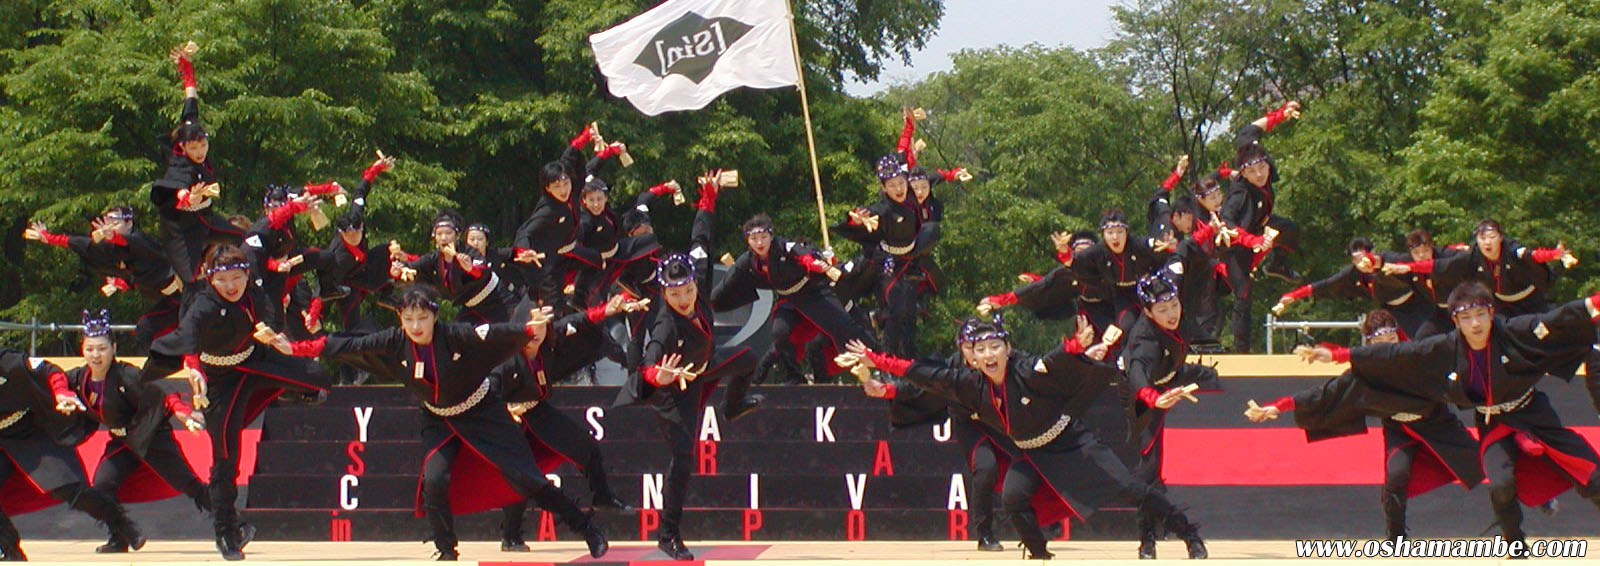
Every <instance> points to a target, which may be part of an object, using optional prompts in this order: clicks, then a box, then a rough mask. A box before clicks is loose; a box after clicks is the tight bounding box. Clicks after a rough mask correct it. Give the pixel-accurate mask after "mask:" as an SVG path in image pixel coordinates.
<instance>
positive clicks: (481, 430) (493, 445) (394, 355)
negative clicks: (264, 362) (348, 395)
mask: <svg viewBox="0 0 1600 566" xmlns="http://www.w3.org/2000/svg"><path fill="white" fill-rule="evenodd" d="M529 339H530V338H529V336H528V334H527V329H526V327H525V326H524V325H522V324H517V323H498V324H479V325H477V326H473V325H470V324H463V323H445V322H436V323H435V324H434V327H433V342H432V344H430V345H429V346H426V347H423V346H418V345H416V344H414V343H412V342H411V340H410V339H409V338H407V337H406V335H405V331H404V330H401V329H400V328H389V329H386V330H383V331H380V332H376V333H373V334H365V335H355V334H346V333H340V334H335V335H332V336H329V337H328V338H327V342H326V343H325V344H324V346H323V348H322V351H321V355H322V357H324V358H327V359H332V360H336V361H342V362H346V363H350V364H352V365H356V366H357V367H360V368H361V369H364V370H366V371H369V372H373V373H376V374H380V375H384V376H387V377H389V378H391V379H395V380H397V381H399V382H400V383H402V384H404V386H405V388H406V391H409V392H410V393H411V394H412V396H414V397H416V398H417V400H418V401H419V402H420V403H422V404H424V405H425V406H424V408H423V410H422V417H423V425H422V441H423V444H424V446H425V448H427V449H428V452H427V455H426V456H424V457H423V465H422V467H421V468H419V470H421V469H426V467H427V460H428V459H429V458H432V457H433V456H434V454H435V453H436V452H437V451H438V449H439V448H440V447H441V446H443V445H444V444H445V443H446V442H448V441H450V440H451V439H452V438H459V439H460V440H461V442H462V443H463V444H465V445H466V448H468V449H467V450H462V451H461V452H460V453H459V454H458V455H457V458H456V460H455V462H454V463H453V465H452V472H451V474H452V476H453V478H454V479H453V480H452V481H451V482H450V502H451V508H452V510H453V512H454V513H457V514H467V513H475V512H478V511H485V510H488V509H494V508H498V507H504V506H506V505H510V504H512V503H516V502H518V501H522V499H523V497H522V496H521V495H519V494H517V493H516V491H515V490H514V489H513V488H512V487H511V484H510V483H508V482H507V481H506V480H505V477H504V476H505V475H507V474H531V473H533V472H532V471H533V470H534V469H535V468H536V467H537V464H536V463H535V461H534V458H533V453H532V451H530V450H529V449H528V442H527V440H526V439H525V438H524V437H523V435H522V433H521V432H520V431H519V430H518V428H517V426H516V424H515V423H514V422H513V421H512V420H511V415H510V414H509V413H507V412H506V408H505V405H504V404H503V403H502V402H501V400H500V397H499V395H498V394H497V393H496V392H495V391H494V386H493V385H494V380H493V379H492V378H490V377H489V375H490V372H491V371H493V370H494V368H495V366H497V365H500V364H501V363H502V362H504V361H505V360H507V359H509V358H511V357H512V356H513V355H514V354H515V352H516V351H517V350H518V349H520V348H522V346H523V345H524V344H526V343H527V342H528V340H529ZM429 349H431V352H430V351H429ZM428 405H431V406H432V407H434V408H439V409H449V408H461V409H463V410H462V412H460V413H458V414H456V415H454V416H449V417H445V416H439V415H438V414H435V413H434V412H433V411H432V410H430V409H428V408H427V407H426V406H428ZM415 510H416V513H417V514H418V515H419V516H420V515H422V513H423V501H422V477H421V474H420V473H419V474H418V477H417V497H416V508H415Z"/></svg>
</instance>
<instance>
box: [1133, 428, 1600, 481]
mask: <svg viewBox="0 0 1600 566" xmlns="http://www.w3.org/2000/svg"><path fill="white" fill-rule="evenodd" d="M1572 429H1573V430H1575V431H1577V432H1578V434H1581V435H1583V436H1584V437H1585V438H1587V439H1588V440H1589V444H1590V445H1595V444H1597V443H1600V427H1596V426H1579V427H1572ZM1166 441H1167V444H1166V463H1165V469H1164V473H1163V474H1162V475H1163V476H1164V477H1165V478H1166V481H1167V483H1168V484H1171V485H1378V484H1381V483H1383V431H1382V429H1379V428H1377V427H1371V428H1369V429H1367V434H1365V435H1361V436H1349V437H1344V438H1336V439H1332V440H1324V441H1321V442H1317V443H1315V444H1307V443H1306V436H1305V432H1304V431H1302V430H1300V429H1297V428H1286V427H1273V428H1254V429H1252V428H1185V429H1167V439H1166Z"/></svg>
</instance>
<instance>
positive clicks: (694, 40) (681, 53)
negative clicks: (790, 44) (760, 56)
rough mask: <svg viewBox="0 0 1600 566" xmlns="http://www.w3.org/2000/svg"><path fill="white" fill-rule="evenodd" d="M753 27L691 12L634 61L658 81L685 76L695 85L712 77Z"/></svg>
mask: <svg viewBox="0 0 1600 566" xmlns="http://www.w3.org/2000/svg"><path fill="white" fill-rule="evenodd" d="M751 27H752V26H750V25H748V24H746V23H744V22H741V21H739V20H735V19H733V18H713V19H709V20H708V19H706V18H705V17H704V16H701V15H700V14H696V13H694V12H689V13H687V14H684V15H683V16H682V17H680V18H678V19H677V20H675V21H673V22H672V23H670V24H667V27H664V28H661V31H658V32H656V35H655V37H652V38H650V45H648V46H646V47H645V49H644V51H643V52H641V53H639V57H638V58H636V59H634V60H633V62H634V64H636V65H639V66H641V67H644V68H646V69H649V70H650V72H651V73H653V74H655V76H657V77H662V78H665V77H666V76H667V75H683V77H684V78H687V79H689V80H691V81H694V82H695V84H699V83H700V81H702V80H705V78H706V77H708V76H711V70H712V68H713V67H715V66H716V65H717V59H720V58H721V57H722V54H723V53H727V52H728V47H729V46H731V45H733V44H734V42H737V41H739V38H742V37H744V35H745V34H746V33H750V29H751Z"/></svg>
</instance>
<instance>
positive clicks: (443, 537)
mask: <svg viewBox="0 0 1600 566" xmlns="http://www.w3.org/2000/svg"><path fill="white" fill-rule="evenodd" d="M437 531H438V529H437V527H436V528H435V532H434V535H433V549H434V551H435V552H437V553H438V554H439V557H438V558H437V559H436V560H437V561H438V562H455V561H456V560H457V559H459V558H461V553H459V552H456V543H457V541H456V535H455V533H454V532H444V533H440V532H437Z"/></svg>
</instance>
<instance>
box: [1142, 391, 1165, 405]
mask: <svg viewBox="0 0 1600 566" xmlns="http://www.w3.org/2000/svg"><path fill="white" fill-rule="evenodd" d="M1138 395H1139V400H1140V401H1143V402H1144V405H1145V406H1146V407H1155V406H1156V400H1157V399H1160V398H1161V392H1160V391H1156V388H1154V387H1140V388H1139V393H1138Z"/></svg>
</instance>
